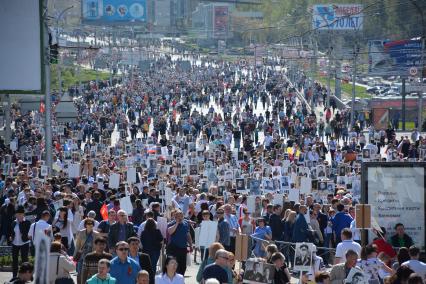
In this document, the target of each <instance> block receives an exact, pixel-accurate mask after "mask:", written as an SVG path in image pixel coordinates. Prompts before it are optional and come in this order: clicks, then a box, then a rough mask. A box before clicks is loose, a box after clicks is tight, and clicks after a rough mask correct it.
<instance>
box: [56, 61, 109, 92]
mask: <svg viewBox="0 0 426 284" xmlns="http://www.w3.org/2000/svg"><path fill="white" fill-rule="evenodd" d="M57 67H58V66H57V65H56V64H54V65H51V67H50V68H51V69H50V84H51V88H52V90H58V89H59V83H58V71H57V70H58V69H57ZM98 74H99V80H108V79H109V76H110V75H109V73H108V72H101V71H98ZM77 75H78V74H77V71H76V68H75V66H71V67H70V66H61V77H62V88H63V89H65V90H66V89H68V88H69V87H71V86H74V85H76V84H78V81H79V77H78V76H77ZM80 78H81V82H82V83H84V82H89V81H95V80H96V71H95V70H91V69H85V68H81V72H80Z"/></svg>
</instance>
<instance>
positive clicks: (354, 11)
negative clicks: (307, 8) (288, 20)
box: [312, 4, 364, 31]
mask: <svg viewBox="0 0 426 284" xmlns="http://www.w3.org/2000/svg"><path fill="white" fill-rule="evenodd" d="M362 11H363V6H362V5H360V4H321V5H314V6H313V11H312V27H313V28H314V29H316V30H325V31H327V30H355V31H360V30H362V28H363V24H364V14H363V13H362Z"/></svg>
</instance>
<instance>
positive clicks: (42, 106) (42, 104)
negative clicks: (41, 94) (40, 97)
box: [40, 102, 45, 113]
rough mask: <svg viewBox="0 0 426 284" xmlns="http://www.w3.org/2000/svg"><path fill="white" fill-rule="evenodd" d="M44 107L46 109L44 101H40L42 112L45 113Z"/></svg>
mask: <svg viewBox="0 0 426 284" xmlns="http://www.w3.org/2000/svg"><path fill="white" fill-rule="evenodd" d="M44 109H45V107H44V103H43V102H40V113H44Z"/></svg>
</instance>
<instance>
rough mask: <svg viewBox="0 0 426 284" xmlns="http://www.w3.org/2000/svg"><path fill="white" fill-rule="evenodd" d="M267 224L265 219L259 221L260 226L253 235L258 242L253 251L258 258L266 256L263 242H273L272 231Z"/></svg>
mask: <svg viewBox="0 0 426 284" xmlns="http://www.w3.org/2000/svg"><path fill="white" fill-rule="evenodd" d="M265 223H266V222H265V219H263V218H259V219H257V225H258V226H257V227H256V229H255V230H254V233H253V234H252V235H251V236H252V237H253V239H254V240H255V242H256V244H255V247H254V249H253V253H254V254H255V255H256V257H264V256H265V255H266V252H265V249H264V248H263V241H270V240H272V230H271V228H270V227H269V226H266V224H265Z"/></svg>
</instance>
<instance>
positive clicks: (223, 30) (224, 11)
mask: <svg viewBox="0 0 426 284" xmlns="http://www.w3.org/2000/svg"><path fill="white" fill-rule="evenodd" d="M228 21H229V11H228V6H215V7H214V36H215V37H216V38H224V37H226V36H227V33H228Z"/></svg>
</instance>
